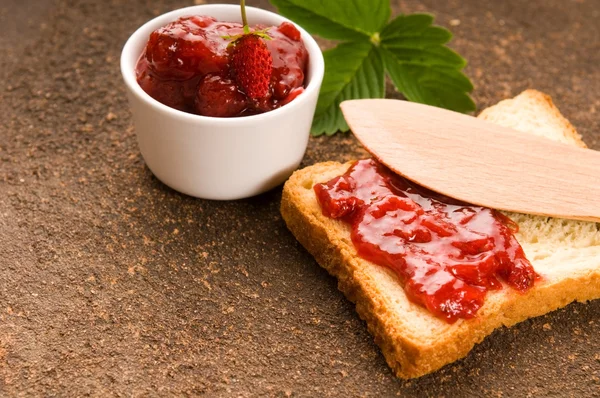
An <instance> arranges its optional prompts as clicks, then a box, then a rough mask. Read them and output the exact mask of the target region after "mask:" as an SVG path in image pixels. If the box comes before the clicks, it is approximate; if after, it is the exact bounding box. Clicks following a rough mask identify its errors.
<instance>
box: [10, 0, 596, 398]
mask: <svg viewBox="0 0 600 398" xmlns="http://www.w3.org/2000/svg"><path fill="white" fill-rule="evenodd" d="M200 2H201V1H200ZM248 2H249V3H250V4H253V5H260V6H263V7H268V3H267V1H250V0H249V1H248ZM191 3H193V2H192V1H189V0H188V1H183V0H155V1H152V2H150V1H142V0H135V1H134V0H88V1H79V2H77V1H74V0H2V1H1V2H0V51H1V53H2V56H1V57H0V396H19V395H22V396H88V395H91V396H103V397H105V396H167V395H178V396H180V395H187V396H195V395H199V394H201V393H205V394H206V395H207V396H283V397H284V396H290V395H292V396H395V395H403V396H446V397H462V396H557V397H558V396H560V397H563V396H575V397H585V396H588V397H589V396H593V395H596V396H598V395H600V381H599V378H600V340H599V339H598V336H599V335H600V301H596V302H592V303H589V304H587V305H586V304H579V303H575V304H570V305H569V306H567V307H566V308H564V309H562V310H559V311H556V312H554V313H551V314H549V315H547V316H544V317H541V318H538V319H533V320H530V321H527V322H524V323H522V324H520V325H518V326H516V327H513V328H511V329H502V330H498V331H496V332H495V333H494V334H493V335H492V336H490V337H489V338H487V339H486V340H485V341H484V342H483V343H482V344H480V345H478V346H477V347H475V349H474V350H473V351H472V352H471V354H470V355H469V356H468V357H467V358H465V359H464V360H461V361H458V362H456V363H454V364H451V365H448V366H446V367H445V368H443V369H442V370H440V371H438V372H436V373H434V374H431V375H429V376H426V377H423V378H421V379H417V380H412V381H402V380H398V379H396V378H395V377H394V376H393V375H392V374H391V372H390V370H389V369H388V367H387V366H386V364H385V362H384V360H383V357H382V356H381V354H380V352H379V350H378V348H377V347H376V346H375V344H374V343H373V341H372V338H371V336H370V335H369V334H368V333H367V330H366V328H365V325H364V324H363V322H362V321H360V319H358V317H357V316H356V314H355V312H354V309H353V306H352V304H350V303H349V302H348V301H347V300H346V299H345V298H344V297H343V296H342V295H341V294H340V293H339V292H338V291H337V289H336V281H335V280H334V279H333V278H331V277H329V276H328V275H327V274H326V273H325V272H324V271H323V270H322V269H321V268H319V267H318V266H317V265H316V263H315V262H314V260H313V259H312V257H310V256H309V255H308V254H307V253H306V252H305V251H304V250H303V249H302V247H300V246H299V245H298V244H297V243H296V242H295V240H294V238H293V237H292V236H291V235H290V233H288V231H287V230H286V228H285V226H284V224H283V222H282V220H281V217H280V216H279V212H278V206H279V199H280V191H281V189H280V188H277V189H275V190H273V191H272V192H269V193H267V194H265V195H262V196H260V197H256V198H253V199H249V200H242V201H237V202H209V201H203V200H197V199H193V198H190V197H186V196H183V195H180V194H178V193H177V192H174V191H172V190H170V189H168V188H166V187H165V186H164V185H162V184H161V183H160V182H158V181H157V180H156V179H155V178H154V177H153V176H152V174H151V173H150V171H149V170H148V169H147V168H146V167H145V166H144V162H143V160H142V159H141V157H140V155H139V152H138V148H137V146H136V142H135V137H134V132H133V128H132V126H131V118H130V114H129V110H128V106H127V102H126V99H125V96H124V89H123V85H122V82H121V77H120V72H119V62H118V60H119V54H120V50H121V47H122V45H123V43H124V41H125V40H126V38H127V37H128V35H129V34H130V33H131V32H132V31H134V30H135V29H136V28H137V27H138V26H139V25H140V24H142V23H143V22H145V21H146V20H148V19H150V18H151V17H153V16H154V15H157V14H159V13H162V12H165V11H167V10H171V9H174V8H178V7H181V6H185V5H189V4H191ZM196 3H199V2H198V1H196ZM397 4H398V6H396V7H395V11H396V12H400V11H402V12H413V11H430V12H433V13H435V14H436V15H437V22H438V23H440V24H442V25H445V26H451V27H452V30H453V31H454V33H455V36H456V39H455V40H454V41H453V43H452V45H453V46H454V47H455V48H457V49H458V50H459V51H460V52H461V54H463V55H464V56H465V57H466V58H467V59H468V60H469V62H470V66H469V67H468V70H467V72H468V74H469V75H470V76H471V77H472V79H473V81H474V82H475V85H476V89H475V92H474V96H475V98H476V101H477V104H478V106H479V107H480V108H482V107H485V106H487V105H490V104H492V103H495V102H497V101H498V100H500V99H502V98H505V97H509V96H512V95H515V94H517V93H519V92H520V91H521V90H523V89H525V88H527V87H534V88H537V89H540V90H542V91H545V92H547V93H549V94H550V95H552V97H553V98H554V99H555V101H556V103H557V105H558V106H559V108H560V109H561V111H562V112H563V113H564V114H565V115H566V116H567V118H569V119H570V120H571V121H572V122H573V124H574V125H575V126H576V127H577V129H578V130H579V131H580V132H581V133H582V135H583V136H584V139H585V140H586V142H587V143H588V144H589V145H590V146H592V147H593V148H595V149H600V117H599V113H598V112H599V111H600V101H599V100H598V98H597V94H598V93H599V92H600V70H599V66H598V65H600V24H599V23H598V20H599V18H600V3H599V2H598V1H597V0H572V1H563V0H552V1H542V0H538V1H527V2H525V1H517V0H513V1H491V0H488V1H480V0H463V1H459V0H452V1H437V0H424V1H416V0H410V1H402V2H397ZM357 153H361V152H360V149H359V148H358V146H357V144H356V142H355V141H354V139H352V138H351V137H349V136H346V135H338V136H335V137H332V138H318V139H312V140H311V142H310V146H309V149H308V152H307V157H306V159H305V162H304V164H312V163H314V162H317V161H322V160H327V159H348V158H352V157H354V156H357Z"/></svg>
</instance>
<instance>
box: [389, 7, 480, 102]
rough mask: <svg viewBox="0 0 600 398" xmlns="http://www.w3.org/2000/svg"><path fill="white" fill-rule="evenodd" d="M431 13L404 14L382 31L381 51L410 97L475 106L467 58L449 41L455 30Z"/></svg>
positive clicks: (392, 77)
mask: <svg viewBox="0 0 600 398" xmlns="http://www.w3.org/2000/svg"><path fill="white" fill-rule="evenodd" d="M432 23H433V17H432V16H431V15H428V14H413V15H401V16H399V17H397V18H396V19H394V20H393V21H391V22H390V23H389V24H388V25H387V26H386V27H385V28H384V29H383V31H382V32H381V44H380V51H381V56H382V59H383V62H384V64H385V68H386V70H387V72H388V74H389V76H390V78H391V79H392V81H393V82H394V85H395V86H396V88H397V89H398V90H399V91H400V92H402V93H403V94H404V96H406V98H408V99H409V100H410V101H415V102H420V103H424V104H429V105H434V106H439V107H442V108H447V109H451V110H454V111H458V112H469V111H473V110H475V103H474V102H473V100H472V99H471V97H470V96H469V94H468V93H470V92H471V91H473V85H472V84H471V82H470V81H469V79H468V78H467V77H466V76H465V75H464V73H463V72H462V69H463V68H464V67H465V65H466V61H465V60H464V59H463V58H462V57H461V56H460V55H458V54H457V53H456V52H454V51H453V50H451V49H450V48H448V47H446V46H445V44H446V43H447V42H448V41H449V40H450V39H451V38H452V34H451V33H450V32H449V31H448V30H446V29H444V28H441V27H438V26H432Z"/></svg>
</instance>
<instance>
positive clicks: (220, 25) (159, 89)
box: [136, 16, 308, 117]
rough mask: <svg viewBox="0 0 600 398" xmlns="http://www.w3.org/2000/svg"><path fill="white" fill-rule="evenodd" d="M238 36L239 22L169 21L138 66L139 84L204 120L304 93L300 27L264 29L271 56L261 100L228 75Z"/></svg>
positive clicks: (257, 110) (286, 25) (249, 110)
mask: <svg viewBox="0 0 600 398" xmlns="http://www.w3.org/2000/svg"><path fill="white" fill-rule="evenodd" d="M252 28H253V29H255V30H262V29H265V28H266V26H263V25H256V26H253V27H252ZM242 33H243V27H242V25H241V24H239V23H232V22H219V21H217V20H216V19H214V18H212V17H208V16H193V17H185V18H180V19H178V20H177V21H175V22H171V23H170V24H168V25H166V26H164V27H162V28H159V29H157V30H155V31H154V32H152V34H151V35H150V39H149V40H148V43H147V45H146V49H145V51H144V53H143V54H142V56H141V57H140V60H139V61H138V64H137V67H136V75H137V80H138V83H139V84H140V86H141V87H142V89H143V90H144V91H145V92H146V93H148V94H149V95H150V96H151V97H152V98H154V99H156V100H157V101H159V102H161V103H163V104H165V105H167V106H170V107H172V108H175V109H179V110H181V111H185V112H189V113H195V114H200V115H204V116H216V117H235V116H246V115H253V114H257V113H263V112H268V111H270V110H273V109H276V108H279V107H281V106H283V105H285V104H287V103H289V102H290V101H292V100H293V99H294V98H296V97H297V96H298V94H300V93H301V92H302V91H303V89H304V78H305V73H306V67H307V64H308V52H307V50H306V48H305V47H304V43H303V42H302V40H301V37H300V32H299V31H298V29H296V27H295V26H294V25H293V24H291V23H289V22H283V23H282V24H281V25H279V26H273V27H270V28H269V29H268V31H267V34H268V35H269V36H270V37H271V40H265V44H266V45H267V47H268V49H269V52H270V53H271V57H272V58H273V74H272V76H271V82H270V92H269V95H268V96H267V97H266V98H262V99H260V100H252V99H249V98H247V97H246V95H245V94H244V93H243V92H242V91H241V90H240V89H239V88H238V87H237V86H236V84H235V83H234V80H233V79H232V76H231V65H230V62H229V58H230V57H229V53H230V49H231V48H230V47H229V48H228V45H229V44H230V42H231V40H232V39H231V38H230V37H233V36H236V35H239V34H242Z"/></svg>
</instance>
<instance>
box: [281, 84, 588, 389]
mask: <svg viewBox="0 0 600 398" xmlns="http://www.w3.org/2000/svg"><path fill="white" fill-rule="evenodd" d="M522 95H526V96H529V97H531V99H534V100H536V101H543V102H544V103H543V106H545V107H547V106H552V107H553V105H552V103H551V102H548V101H549V98H548V97H546V96H544V95H543V94H542V96H541V97H540V96H539V95H538V92H535V91H533V90H529V91H528V92H526V93H524V94H522ZM518 98H519V97H517V99H518ZM513 101H514V100H513ZM548 104H549V105H548ZM497 106H499V105H497ZM554 109H556V108H554ZM561 118H562V116H561ZM562 119H564V118H562ZM564 120H565V121H566V119H564ZM566 123H568V122H566ZM568 126H571V125H570V124H568ZM568 126H566V125H563V126H562V127H563V128H566V127H568ZM571 128H572V126H571ZM573 132H574V130H573ZM575 134H576V133H575ZM350 164H351V163H346V164H341V163H337V162H326V163H319V164H316V165H313V166H310V167H307V168H305V169H303V170H300V171H297V172H295V173H294V174H293V175H292V177H290V179H289V180H288V181H287V182H286V184H285V186H284V190H283V197H282V202H281V214H282V216H283V219H284V220H285V222H286V224H287V226H288V228H289V229H290V231H291V232H292V233H293V234H294V236H295V237H296V239H298V241H299V242H300V243H301V244H302V245H303V246H304V247H305V248H306V249H307V250H308V252H310V253H311V254H312V255H313V256H314V257H315V259H316V260H317V262H318V263H319V264H320V265H321V266H322V267H323V268H325V269H326V270H327V271H328V272H329V273H330V274H331V275H333V276H335V277H336V278H337V279H338V288H339V289H340V290H341V291H342V292H343V293H344V294H345V295H346V297H347V298H348V299H350V300H351V301H353V302H354V303H356V310H357V312H358V314H359V316H360V317H361V319H363V320H365V321H366V323H367V326H368V329H369V331H370V333H371V334H372V335H373V336H374V338H375V342H376V344H377V345H379V346H380V348H381V350H382V352H383V354H384V356H385V358H386V360H387V362H388V364H389V365H390V367H391V368H392V369H393V370H394V372H395V374H396V375H397V376H399V377H402V378H413V377H419V376H422V375H424V374H427V373H430V372H432V371H434V370H437V369H439V368H440V367H442V366H444V365H445V364H447V363H450V362H453V361H455V360H457V359H459V358H462V357H464V356H465V355H467V354H468V352H469V351H470V350H471V349H472V348H473V346H474V345H475V344H476V343H478V342H480V341H482V340H483V339H484V338H485V337H486V336H487V335H489V334H490V333H491V332H492V331H493V330H494V329H496V328H498V327H500V326H503V325H504V326H511V325H514V324H515V323H518V322H521V321H523V320H525V319H528V318H530V317H534V316H539V315H543V314H545V313H547V312H549V311H552V310H554V309H557V308H560V307H562V306H565V305H566V304H568V303H570V302H572V301H575V300H577V301H586V300H591V299H596V298H600V260H598V261H597V262H596V263H595V264H597V265H598V266H597V267H591V268H589V267H588V268H589V269H588V268H585V267H584V268H583V270H582V271H581V272H574V273H573V274H571V275H564V277H559V278H556V277H555V276H551V277H548V278H546V279H544V280H542V281H540V282H539V283H537V284H536V285H535V286H534V288H532V289H530V291H528V292H527V293H526V294H519V293H517V292H516V291H514V290H512V289H508V288H505V289H503V290H502V291H498V292H491V293H490V294H488V297H487V299H486V303H485V305H484V306H483V307H482V308H481V309H480V311H479V313H478V315H477V317H476V318H474V319H471V320H468V321H464V320H460V321H458V322H456V323H455V324H452V325H449V324H447V323H445V322H444V321H442V320H440V319H438V318H435V317H434V316H433V315H431V314H430V313H428V312H427V311H426V310H425V309H423V308H421V307H419V306H418V305H416V304H413V303H411V302H409V301H408V299H407V298H406V295H405V294H404V291H403V288H402V286H401V285H400V283H399V281H398V280H397V278H396V276H395V275H394V274H393V273H391V272H390V271H388V270H387V269H384V268H383V267H380V266H377V265H375V264H372V263H370V262H368V261H365V260H362V259H361V258H359V257H358V256H357V253H356V250H355V248H354V246H353V244H352V242H351V241H350V237H349V232H348V227H347V226H345V225H344V224H343V223H341V222H339V221H337V220H332V219H329V218H327V217H325V216H323V215H322V213H321V209H320V207H319V205H318V203H317V201H316V197H315V195H314V192H313V190H312V187H313V186H314V184H315V183H318V182H324V181H327V180H328V179H330V178H332V177H334V176H336V175H340V174H342V173H343V172H345V171H346V170H347V169H348V167H349V166H350ZM532 262H533V265H534V267H535V268H536V271H538V272H539V273H540V274H541V275H545V273H546V272H545V269H544V265H543V264H542V263H540V264H539V265H538V264H537V263H536V262H535V261H532Z"/></svg>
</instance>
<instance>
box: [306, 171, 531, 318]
mask: <svg viewBox="0 0 600 398" xmlns="http://www.w3.org/2000/svg"><path fill="white" fill-rule="evenodd" d="M314 190H315V193H316V195H317V199H318V201H319V203H320V204H321V208H322V210H323V214H324V215H325V216H327V217H331V218H336V219H341V220H343V221H345V222H347V223H349V224H350V225H351V227H352V242H353V243H354V246H355V247H356V250H357V252H358V254H359V256H361V257H362V258H364V259H366V260H369V261H371V262H373V263H375V264H378V265H382V266H385V267H388V268H390V269H391V270H392V271H394V272H395V273H396V274H397V275H398V277H399V278H400V280H401V282H402V283H403V284H404V290H405V292H406V295H407V296H408V298H409V299H410V300H411V301H413V302H414V303H417V304H420V305H422V306H424V307H425V308H427V309H428V310H429V311H430V312H431V313H433V314H434V315H435V316H437V317H440V318H443V319H445V320H446V321H447V322H449V323H454V322H455V321H456V320H457V319H459V318H463V319H470V318H473V317H474V316H475V315H476V314H477V311H478V310H479V308H480V307H481V306H482V305H483V302H484V299H485V295H486V292H487V291H488V290H499V289H502V282H501V281H503V282H505V283H506V284H508V285H509V286H510V287H512V288H513V289H516V290H517V291H519V292H525V291H527V290H528V289H529V288H530V287H531V286H533V283H534V281H535V280H536V278H537V275H536V273H535V271H534V269H533V267H532V266H531V264H530V263H529V261H528V260H527V258H525V253H524V252H523V249H522V248H521V245H520V244H519V242H517V240H516V238H515V237H514V235H513V232H516V230H517V228H518V226H517V225H516V224H515V223H514V222H513V221H512V220H510V219H509V218H508V217H506V216H504V215H502V214H500V213H499V212H497V211H495V210H492V209H488V208H485V207H479V206H473V205H469V204H466V203H462V202H459V201H457V200H454V199H451V198H448V197H445V196H443V195H440V194H437V193H435V192H432V191H430V190H427V189H425V188H423V187H421V186H419V185H417V184H415V183H413V182H411V181H409V180H407V179H405V178H403V177H400V176H398V175H397V174H394V173H393V172H392V171H391V170H389V169H388V168H386V167H385V166H384V165H382V164H380V163H378V162H377V161H375V160H373V159H367V160H360V161H358V162H356V163H354V165H353V166H352V167H350V169H349V170H348V171H347V172H346V173H345V174H343V175H342V176H339V177H336V178H334V179H332V180H331V181H329V182H327V183H324V184H317V185H315V187H314Z"/></svg>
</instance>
